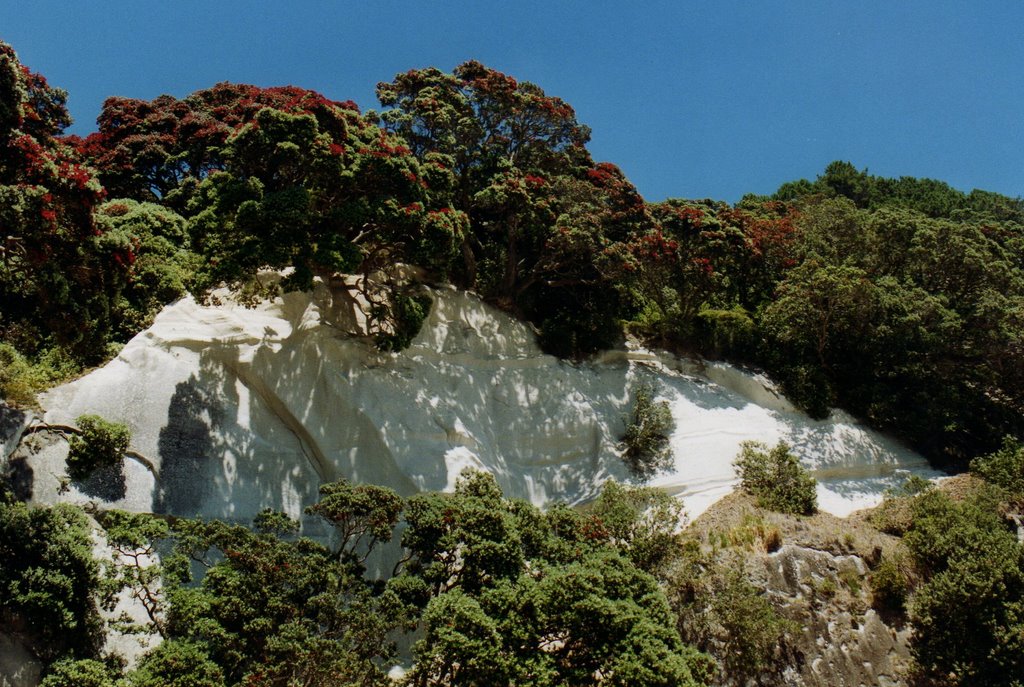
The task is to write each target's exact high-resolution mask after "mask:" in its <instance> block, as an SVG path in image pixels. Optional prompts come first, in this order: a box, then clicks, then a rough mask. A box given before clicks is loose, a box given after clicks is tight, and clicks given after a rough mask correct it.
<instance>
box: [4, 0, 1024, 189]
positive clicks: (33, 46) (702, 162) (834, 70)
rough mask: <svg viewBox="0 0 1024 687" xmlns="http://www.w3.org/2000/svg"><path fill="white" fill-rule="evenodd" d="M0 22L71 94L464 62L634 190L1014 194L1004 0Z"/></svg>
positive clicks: (1016, 40)
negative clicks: (870, 184) (547, 99)
mask: <svg viewBox="0 0 1024 687" xmlns="http://www.w3.org/2000/svg"><path fill="white" fill-rule="evenodd" d="M0 39H2V40H5V41H7V42H9V43H11V44H12V45H13V46H14V48H15V49H16V50H17V51H18V53H19V55H20V57H21V59H22V61H24V62H25V63H26V64H28V65H29V66H30V67H31V68H33V69H35V70H36V71H39V72H41V73H43V74H44V75H45V76H46V77H47V78H48V79H49V80H50V82H51V83H53V84H55V85H57V86H61V87H63V88H66V89H67V90H68V91H69V92H70V98H69V105H70V109H71V112H72V115H73V116H74V117H75V120H76V123H75V126H74V128H73V131H74V132H75V133H82V134H84V133H88V132H89V131H92V130H93V128H94V122H95V118H96V116H97V114H99V110H100V105H101V103H102V101H103V99H104V98H105V97H106V96H109V95H123V96H131V97H138V98H152V97H155V96H157V95H159V94H161V93H170V94H173V95H176V96H184V95H187V94H188V93H190V92H192V91H194V90H197V89H200V88H205V87H208V86H211V85H213V84H214V83H216V82H218V81H239V82H247V83H255V84H259V85H263V86H271V85H282V84H294V85H297V86H304V87H307V88H313V89H316V90H319V91H321V92H323V93H324V94H326V95H327V96H329V97H332V98H335V99H339V100H345V99H351V100H355V101H356V102H357V103H359V104H360V106H362V107H363V108H369V107H373V106H374V105H375V104H376V100H375V98H374V95H373V89H374V86H375V85H376V83H377V82H378V81H384V80H390V79H391V78H392V77H393V76H394V74H395V73H396V72H399V71H405V70H407V69H410V68H414V67H425V66H431V65H432V66H437V67H440V68H443V69H451V68H452V67H454V66H455V65H457V64H459V63H460V62H463V61H465V60H467V59H478V60H480V61H482V62H484V63H485V64H487V65H488V66H491V67H494V68H496V69H500V70H501V71H504V72H506V73H509V74H511V75H513V76H515V77H516V78H518V79H520V80H526V81H532V82H534V83H537V84H539V85H540V86H541V87H542V88H544V89H545V91H547V92H548V93H549V94H551V95H557V96H559V97H561V98H563V99H565V100H566V101H567V102H569V103H570V104H571V105H572V106H573V107H575V108H576V112H577V115H578V118H579V120H580V121H581V122H583V123H585V124H587V125H589V126H590V127H591V128H592V129H593V140H592V143H591V150H592V152H593V154H594V157H595V158H597V159H599V160H607V161H610V162H614V163H616V164H618V165H620V166H621V167H622V168H623V169H624V171H625V172H626V174H627V175H628V176H629V177H630V179H632V180H633V182H634V183H635V184H636V185H637V187H638V188H639V189H640V191H641V192H642V193H643V194H644V195H645V196H646V197H647V198H648V199H649V200H660V199H662V198H665V197H685V198H705V197H710V198H717V199H722V200H728V201H736V200H738V199H739V198H740V197H741V196H742V195H743V194H744V193H748V192H750V193H770V192H772V191H774V190H775V188H777V187H778V185H779V184H780V183H782V182H784V181H788V180H792V179H796V178H800V177H808V178H814V176H816V175H817V174H818V173H819V172H821V171H822V170H823V169H824V167H825V165H826V164H827V163H828V162H830V161H831V160H835V159H842V160H849V161H851V162H853V163H854V164H855V165H857V166H858V167H859V168H864V167H867V168H868V169H869V171H871V172H872V173H874V174H881V175H884V176H902V175H911V176H921V177H932V178H936V179H941V180H943V181H947V182H949V183H950V184H952V185H953V186H955V187H957V188H961V189H963V190H970V189H972V188H984V189H987V190H992V191H998V192H1001V193H1005V194H1007V195H1011V196H1020V195H1024V3H1022V2H1019V1H1012V2H1011V1H1008V2H989V3H965V2H939V1H935V0H933V1H931V2H916V1H915V2H911V1H897V2H892V1H891V0H890V1H888V2H874V1H864V0H861V1H858V2H849V0H847V1H846V2H841V3H840V2H825V1H822V0H818V1H813V2H812V1H807V2H803V1H801V2H796V1H793V2H769V1H765V2H710V1H708V2H684V1H677V2H640V1H638V2H622V1H621V0H618V1H614V2H613V1H606V0H546V1H544V2H504V3H497V2H487V1H483V0H478V1H476V2H469V1H466V2H463V1H458V2H456V1H448V2H445V1H441V0H439V1H436V2H429V1H427V0H360V1H353V2H344V1H342V0H335V1H334V2H313V1H303V0H295V1H293V2H276V3H271V2H261V1H254V0H249V1H247V2H243V1H235V0H230V1H228V0H220V1H218V2H216V3H213V2H200V1H199V0H176V1H174V2H166V1H165V2H150V3H142V2H138V1H136V2H120V1H116V2H115V1H107V2H102V3H101V2H98V1H96V0H93V1H82V2H67V1H66V0H62V1H51V0H31V1H29V0H21V1H19V0H0Z"/></svg>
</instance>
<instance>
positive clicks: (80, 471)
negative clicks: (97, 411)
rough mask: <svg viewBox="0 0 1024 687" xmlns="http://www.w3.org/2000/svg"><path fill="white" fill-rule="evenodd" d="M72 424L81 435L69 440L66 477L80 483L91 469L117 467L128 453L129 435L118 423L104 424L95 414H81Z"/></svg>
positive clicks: (125, 428)
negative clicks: (76, 426)
mask: <svg viewBox="0 0 1024 687" xmlns="http://www.w3.org/2000/svg"><path fill="white" fill-rule="evenodd" d="M76 422H77V423H78V427H79V429H81V430H82V433H81V434H78V435H73V436H72V437H71V439H70V440H69V443H70V445H71V449H70V451H69V452H68V460H67V463H68V475H69V476H70V477H71V478H72V479H75V480H82V479H85V478H86V477H88V476H89V475H91V474H92V473H93V472H94V471H95V470H98V469H100V468H104V467H111V466H115V465H119V464H120V463H121V461H122V460H124V452H125V451H127V450H128V442H129V441H131V432H130V431H129V430H128V427H127V426H125V425H123V424H121V423H119V422H108V421H107V420H104V419H103V418H101V417H100V416H99V415H82V416H80V417H79V418H78V419H77V420H76Z"/></svg>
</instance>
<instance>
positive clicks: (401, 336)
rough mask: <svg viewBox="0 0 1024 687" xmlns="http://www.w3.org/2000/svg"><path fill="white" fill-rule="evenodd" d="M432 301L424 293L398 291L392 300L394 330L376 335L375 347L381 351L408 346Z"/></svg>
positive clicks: (397, 349) (420, 325)
mask: <svg viewBox="0 0 1024 687" xmlns="http://www.w3.org/2000/svg"><path fill="white" fill-rule="evenodd" d="M432 303H433V301H432V300H431V298H430V296H428V295H426V294H406V293H398V294H396V295H395V296H394V298H393V300H392V305H391V308H392V310H393V319H394V324H393V326H394V331H391V332H387V333H384V332H381V333H380V334H378V335H377V348H379V349H380V350H382V351H401V350H405V349H406V348H408V347H409V344H411V343H412V340H413V339H415V338H416V335H417V334H419V333H420V329H422V328H423V321H424V320H426V319H427V315H429V314H430V306H431V304H432Z"/></svg>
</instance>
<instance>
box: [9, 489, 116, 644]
mask: <svg viewBox="0 0 1024 687" xmlns="http://www.w3.org/2000/svg"><path fill="white" fill-rule="evenodd" d="M89 534H90V532H89V524H88V521H87V520H86V518H85V516H84V515H83V514H82V512H81V510H79V509H77V508H74V507H72V506H68V505H59V506H54V507H52V508H35V507H29V506H26V505H25V504H23V503H4V502H3V501H2V500H0V560H3V565H0V618H2V619H3V623H4V625H5V626H6V627H8V628H13V629H16V630H20V631H21V632H23V633H24V634H25V635H27V637H28V638H29V639H30V640H31V641H30V646H31V647H32V649H33V651H35V652H36V654H37V655H38V656H39V658H40V659H42V660H43V661H44V662H49V661H52V660H55V659H58V658H62V657H75V658H89V657H95V655H96V653H97V651H98V650H99V647H100V645H101V643H102V639H103V638H102V632H101V627H102V623H101V620H100V616H99V612H98V609H97V605H96V598H95V594H96V592H97V591H98V590H99V587H100V568H99V565H98V564H97V563H96V561H95V560H94V559H93V556H92V540H91V539H90V537H89Z"/></svg>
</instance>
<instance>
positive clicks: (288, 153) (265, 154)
mask: <svg viewBox="0 0 1024 687" xmlns="http://www.w3.org/2000/svg"><path fill="white" fill-rule="evenodd" d="M100 125H101V127H100V132H99V133H98V134H96V135H94V136H92V137H90V138H89V139H86V141H85V142H84V143H83V144H82V146H83V149H84V150H87V151H88V152H90V154H92V155H93V156H94V157H93V159H94V160H95V161H96V163H97V164H98V165H99V166H100V168H101V169H102V170H103V173H104V175H105V178H109V179H110V181H109V182H108V183H110V184H111V185H112V186H114V187H116V188H119V189H122V190H123V191H124V192H126V193H128V194H131V195H133V196H135V197H137V198H146V197H149V198H161V199H164V201H165V202H167V203H168V204H171V205H174V206H176V207H179V208H181V210H182V211H183V212H184V213H185V214H186V215H187V216H188V217H189V225H190V233H191V235H192V241H193V246H192V247H193V249H194V250H196V251H197V252H198V253H200V254H201V255H202V256H204V257H205V258H206V262H207V266H206V267H205V268H203V269H201V270H200V271H199V273H198V275H197V278H196V283H195V284H194V288H195V290H196V291H197V292H198V293H199V294H200V295H202V294H206V293H208V292H209V290H210V289H211V288H212V287H214V286H216V285H217V284H219V283H225V282H226V283H227V284H228V285H229V286H232V287H234V288H236V289H238V290H239V291H240V292H241V294H242V295H243V299H246V298H248V299H254V298H256V297H259V296H264V295H268V294H270V293H272V292H274V290H276V288H277V286H276V285H273V284H270V283H265V282H261V281H260V277H259V273H260V271H261V270H264V269H268V268H269V269H276V270H280V269H284V268H287V267H291V268H294V269H293V271H292V273H291V275H290V276H289V277H288V278H287V279H286V280H285V282H284V283H283V284H282V285H281V286H282V287H283V288H286V289H292V288H294V289H309V288H311V287H312V285H313V279H314V277H320V278H321V279H322V280H323V281H324V282H325V283H326V284H328V285H330V286H332V287H333V288H332V293H333V294H334V295H335V297H336V302H335V305H343V306H345V307H339V308H336V310H337V311H338V312H339V313H341V312H349V313H351V314H352V315H353V317H350V318H349V320H348V321H347V322H346V324H347V325H348V326H350V328H351V329H352V331H353V333H363V334H369V335H372V336H374V337H375V338H376V340H377V343H378V344H379V345H381V346H382V347H398V346H401V345H402V344H404V343H407V342H408V339H409V337H410V336H411V334H414V333H415V330H416V329H418V326H419V322H420V321H422V318H423V316H424V314H425V308H426V303H425V302H424V301H423V299H422V297H421V296H418V295H417V293H416V292H415V289H414V288H413V285H412V284H410V282H409V280H408V279H406V278H405V276H404V274H403V273H402V272H401V271H400V270H398V269H397V266H398V265H399V264H401V263H407V264H414V265H416V266H418V267H422V268H426V269H428V270H433V271H436V272H439V273H442V274H443V273H444V272H446V271H447V269H448V265H449V263H450V262H451V260H452V258H453V256H454V255H455V251H456V250H457V248H458V246H459V244H460V243H461V241H462V237H463V233H464V229H465V226H466V218H465V216H464V215H463V214H462V213H461V212H459V211H457V210H454V209H452V207H451V206H450V204H449V199H450V195H451V193H452V190H453V185H454V178H453V176H452V173H451V171H450V169H448V167H447V166H445V165H443V164H436V163H433V162H432V161H431V160H429V159H427V160H424V161H422V162H421V161H420V160H419V159H417V158H416V157H415V156H414V155H412V151H411V150H410V148H408V147H407V146H406V145H405V143H404V142H403V141H402V140H401V139H399V138H397V137H396V136H394V135H393V134H391V133H389V132H387V131H385V130H382V129H380V128H378V127H377V126H375V125H373V124H371V123H369V122H367V121H366V120H365V119H364V118H363V117H362V116H361V115H360V113H359V112H358V110H357V109H356V107H355V106H354V105H353V104H352V103H348V102H334V101H331V100H328V99H326V98H324V97H323V96H322V95H320V94H318V93H315V92H313V91H306V90H303V89H298V88H294V87H286V88H271V89H260V88H258V87H255V86H245V85H232V84H219V85H218V86H216V87H214V88H212V89H208V90H205V91H199V92H197V93H194V94H193V95H191V96H189V97H188V98H186V99H185V100H183V101H177V100H175V99H173V98H170V97H169V96H162V97H161V98H157V99H156V100H154V101H152V102H149V103H147V102H143V101H137V100H128V99H123V98H118V99H110V100H108V101H107V103H106V104H105V107H104V113H103V115H101V117H100ZM342 274H356V275H359V278H358V279H348V280H345V279H341V278H339V277H340V275H342ZM357 301H359V302H358V304H357Z"/></svg>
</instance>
